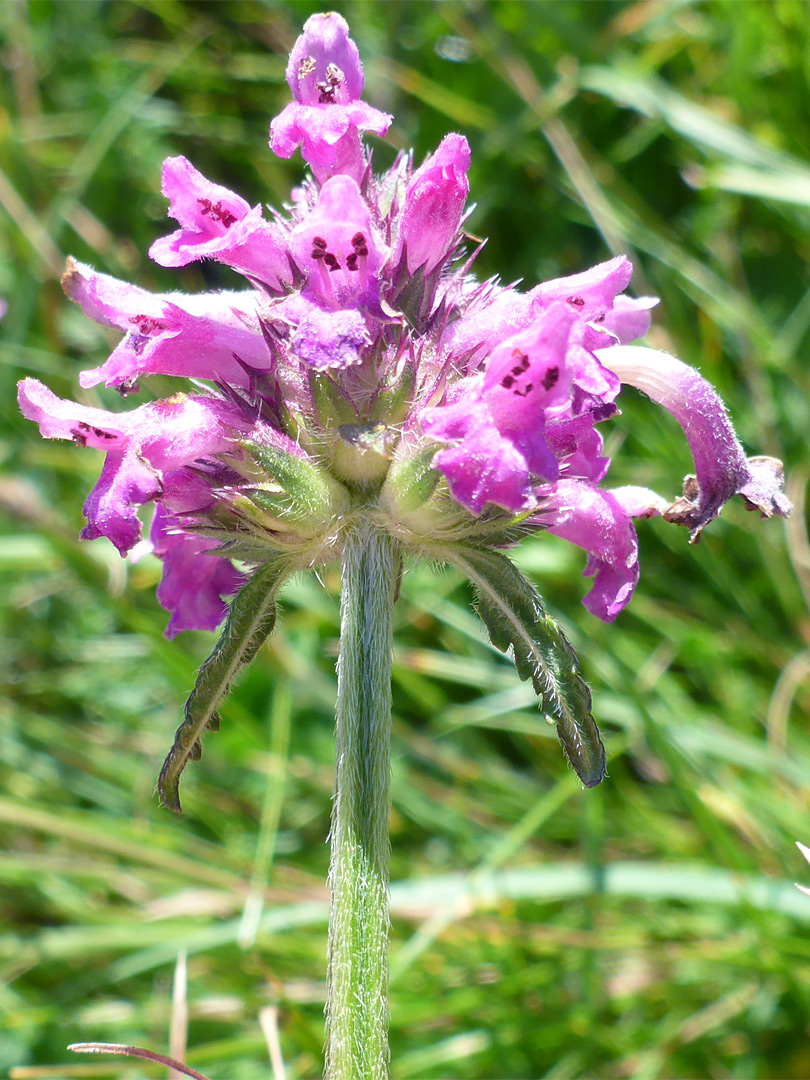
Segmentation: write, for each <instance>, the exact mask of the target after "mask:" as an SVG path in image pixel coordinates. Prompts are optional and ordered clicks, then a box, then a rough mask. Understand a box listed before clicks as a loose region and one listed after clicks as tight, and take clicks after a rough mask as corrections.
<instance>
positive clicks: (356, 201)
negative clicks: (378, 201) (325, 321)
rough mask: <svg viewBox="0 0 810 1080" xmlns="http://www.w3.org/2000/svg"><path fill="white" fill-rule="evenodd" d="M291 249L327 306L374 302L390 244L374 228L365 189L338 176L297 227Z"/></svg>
mask: <svg viewBox="0 0 810 1080" xmlns="http://www.w3.org/2000/svg"><path fill="white" fill-rule="evenodd" d="M290 248H291V250H292V253H293V255H294V257H295V261H296V263H297V264H298V265H299V266H300V267H301V269H302V270H303V271H304V272H305V273H306V274H307V288H308V289H309V290H311V291H312V293H313V294H314V295H315V296H316V297H317V298H318V299H319V300H321V301H322V302H323V303H324V305H325V306H326V307H336V306H341V307H355V306H356V305H357V304H359V303H361V302H367V303H371V302H374V301H375V300H376V298H377V295H378V291H379V284H378V276H379V270H380V267H381V266H382V264H383V262H384V261H385V259H386V257H387V255H388V249H387V248H386V247H385V245H384V244H383V243H382V242H381V241H380V240H379V238H378V237H377V234H376V230H375V229H373V228H372V223H371V216H370V214H369V209H368V206H367V205H366V203H365V200H364V199H363V197H362V195H361V194H360V189H359V187H358V186H357V184H356V183H355V181H354V180H352V179H351V178H350V177H348V176H334V177H332V179H331V180H327V181H326V183H325V184H324V185H323V187H322V188H321V190H320V194H319V196H318V202H317V203H316V204H315V206H314V207H313V209H312V211H311V212H310V213H309V214H308V215H307V217H306V218H305V219H304V221H303V222H302V223H301V224H300V225H299V226H298V227H297V228H296V229H295V230H294V231H293V235H292V239H291V242H290Z"/></svg>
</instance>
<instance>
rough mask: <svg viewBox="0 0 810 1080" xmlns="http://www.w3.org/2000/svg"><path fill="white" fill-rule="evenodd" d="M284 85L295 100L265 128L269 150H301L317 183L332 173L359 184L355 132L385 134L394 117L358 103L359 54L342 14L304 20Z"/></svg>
mask: <svg viewBox="0 0 810 1080" xmlns="http://www.w3.org/2000/svg"><path fill="white" fill-rule="evenodd" d="M287 82H288V83H289V86H290V90H292V94H293V97H294V98H295V101H294V102H292V103H291V104H289V105H287V107H286V108H285V109H284V110H283V112H282V113H281V114H280V115H279V116H277V117H276V118H275V120H273V122H272V124H271V125H270V148H271V149H272V150H273V151H274V153H276V154H278V155H279V157H284V158H288V157H291V156H292V155H293V153H294V152H295V150H296V149H297V148H298V147H299V146H300V147H301V149H302V153H303V155H304V160H305V161H306V162H307V163H308V164H309V165H310V166H311V167H312V171H313V173H314V174H315V177H316V179H317V180H318V181H319V182H321V183H322V182H323V181H325V180H326V179H328V177H330V176H334V175H335V174H337V173H344V174H346V175H347V176H351V177H353V179H355V180H356V181H357V182H358V183H359V182H360V180H361V179H362V176H363V173H364V172H365V168H366V162H365V157H364V155H363V151H362V147H361V144H360V137H359V132H361V131H370V132H372V133H373V134H375V135H385V133H386V132H387V131H388V128H389V127H390V125H391V121H392V119H393V117H391V116H388V115H387V114H386V113H383V112H380V111H379V109H374V108H372V107H371V106H370V105H367V104H366V103H365V102H364V101H361V100H360V95H361V94H362V93H363V68H362V65H361V63H360V54H359V53H358V51H357V46H356V45H355V44H354V42H353V41H352V39H351V38H350V37H349V27H348V24H347V23H346V20H345V19H344V18H343V17H342V16H341V15H338V14H337V13H336V12H334V11H333V12H330V13H329V14H327V15H313V16H312V17H311V18H310V19H308V20H307V22H306V23H305V25H304V32H303V33H302V34H301V36H300V37H299V38H298V40H297V41H296V43H295V45H294V47H293V50H292V52H291V53H290V60H289V63H288V64H287Z"/></svg>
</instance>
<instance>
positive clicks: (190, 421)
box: [18, 379, 248, 555]
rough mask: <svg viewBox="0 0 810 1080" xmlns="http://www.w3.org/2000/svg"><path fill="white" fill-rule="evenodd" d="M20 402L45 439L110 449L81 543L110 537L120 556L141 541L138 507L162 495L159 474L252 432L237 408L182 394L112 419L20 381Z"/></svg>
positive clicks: (86, 507) (30, 381)
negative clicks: (101, 537)
mask: <svg viewBox="0 0 810 1080" xmlns="http://www.w3.org/2000/svg"><path fill="white" fill-rule="evenodd" d="M18 401H19V405H20V409H21V411H22V414H23V416H25V417H27V418H28V419H29V420H33V421H35V422H36V423H37V424H39V429H40V432H41V433H42V435H43V437H44V438H46V439H72V440H73V441H74V442H76V443H78V444H79V445H80V446H92V447H95V448H96V449H98V450H106V452H107V458H106V461H105V463H104V467H103V469H102V471H101V476H100V477H99V480H98V483H97V484H96V486H95V487H94V488H93V490H92V491H91V493H90V495H89V497H88V499H87V501H86V503H85V505H84V515H85V517H86V518H87V525H86V526H85V528H84V530H83V531H82V539H84V540H95V539H96V538H97V537H99V536H106V537H107V538H108V539H109V540H111V541H112V543H113V544H114V545H115V546H116V547H117V548H118V550H119V552H120V553H121V554H122V555H125V554H126V553H127V552H128V551H129V550H130V549H131V548H132V547H134V545H135V544H136V543H137V542H138V540H140V538H141V523H140V521H139V520H138V516H137V512H136V509H135V508H136V506H138V505H140V504H142V503H145V502H149V501H150V500H151V499H154V498H156V497H157V496H159V495H160V493H161V490H162V474H163V473H164V472H169V471H171V470H174V469H178V468H180V467H181V466H183V465H189V464H191V463H192V462H194V461H197V460H199V459H201V458H209V457H211V456H212V455H214V454H218V453H220V452H221V451H223V450H226V449H228V448H229V447H231V446H232V445H233V443H234V440H235V439H236V438H237V433H238V432H239V431H245V430H247V428H248V424H247V423H246V421H245V419H244V417H243V415H242V413H241V412H240V411H239V410H238V409H237V408H236V407H235V406H233V405H231V404H229V403H227V402H224V401H217V400H216V399H213V398H202V397H186V395H185V394H176V395H175V396H174V397H173V398H168V399H167V400H166V401H153V402H150V403H149V404H147V405H141V406H140V407H139V408H137V409H135V410H133V411H132V412H128V413H110V412H106V411H105V410H104V409H92V408H88V407H87V406H85V405H78V404H76V402H73V401H65V400H64V399H62V398H58V397H57V396H56V395H55V394H54V393H52V392H51V391H50V390H49V389H48V388H47V386H43V384H42V383H40V382H38V381H37V380H36V379H23V381H22V382H21V383H20V386H19V394H18Z"/></svg>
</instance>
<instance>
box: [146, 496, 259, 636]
mask: <svg viewBox="0 0 810 1080" xmlns="http://www.w3.org/2000/svg"><path fill="white" fill-rule="evenodd" d="M150 537H151V541H152V545H153V550H154V552H155V555H157V556H158V558H159V559H162V560H163V577H162V578H161V581H160V585H159V586H158V590H157V598H158V602H159V603H160V605H161V606H162V607H164V608H166V610H167V611H170V612H171V613H172V617H171V619H170V620H169V625H168V626H167V628H166V637H168V638H173V637H174V636H175V635H176V634H178V633H180V631H182V630H216V628H217V627H218V626H219V624H220V623H221V622H222V620H223V619H224V618H225V616H226V615H227V613H228V605H227V604H226V603H225V601H224V600H223V597H224V596H230V595H231V594H232V593H234V592H236V590H237V589H238V588H239V587H240V586H241V585H243V584H244V581H245V578H244V576H243V575H242V574H240V573H239V572H238V571H237V570H235V569H234V567H233V565H232V564H231V563H230V562H229V561H228V559H226V558H224V557H223V556H220V555H209V554H206V553H207V552H208V551H210V550H211V549H212V548H216V547H217V542H216V541H215V540H209V539H208V538H206V537H202V536H196V535H194V534H193V533H187V532H184V531H183V526H182V519H180V518H177V517H175V516H174V515H173V514H171V513H169V512H168V511H166V510H165V509H164V508H163V507H162V506H158V507H156V509H155V516H154V518H153V520H152V529H151V533H150Z"/></svg>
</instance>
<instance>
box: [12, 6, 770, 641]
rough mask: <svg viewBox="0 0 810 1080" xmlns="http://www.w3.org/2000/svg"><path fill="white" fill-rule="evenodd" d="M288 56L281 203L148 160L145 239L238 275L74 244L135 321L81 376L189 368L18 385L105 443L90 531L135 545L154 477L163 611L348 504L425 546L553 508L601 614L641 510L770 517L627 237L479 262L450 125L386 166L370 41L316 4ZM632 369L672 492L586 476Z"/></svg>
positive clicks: (93, 441) (80, 286)
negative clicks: (179, 283)
mask: <svg viewBox="0 0 810 1080" xmlns="http://www.w3.org/2000/svg"><path fill="white" fill-rule="evenodd" d="M287 81H288V83H289V85H290V89H291V91H292V94H293V98H294V101H293V102H292V103H291V104H289V105H288V106H287V107H286V108H285V109H284V110H283V112H282V113H281V114H280V115H279V116H278V117H276V119H275V120H273V122H272V125H271V134H270V147H271V148H272V150H273V151H274V152H275V153H277V154H279V155H281V156H282V157H290V156H291V155H292V154H293V153H294V152H295V150H296V149H297V148H298V147H300V148H301V151H302V154H303V157H304V159H305V160H306V162H307V163H308V165H309V167H310V170H311V173H310V176H309V177H308V178H307V179H306V180H304V182H303V184H302V186H301V187H299V188H297V189H296V190H295V191H294V192H293V195H292V201H291V203H290V205H289V206H286V207H285V208H284V209H283V210H282V211H278V212H276V211H272V212H270V214H269V217H268V216H266V215H265V212H264V211H263V208H262V207H261V206H260V205H257V206H253V207H251V206H250V205H249V204H248V203H247V202H246V201H245V200H244V199H242V198H241V197H240V196H239V195H237V194H234V193H233V192H231V191H229V190H228V189H227V188H224V187H221V186H220V185H218V184H217V183H215V182H213V181H211V180H208V179H206V178H205V177H204V176H202V175H201V174H200V173H199V172H198V171H197V170H196V169H195V168H194V166H193V165H192V164H191V163H190V162H189V161H187V160H186V159H185V158H182V157H175V158H169V159H168V160H167V161H166V162H165V164H164V167H163V193H164V195H165V196H166V197H167V199H168V200H169V214H170V216H171V217H172V218H174V219H175V220H176V221H177V223H178V225H179V228H178V229H177V230H176V231H175V232H173V233H171V235H169V236H167V237H165V238H163V239H160V240H158V241H157V242H156V243H155V244H154V245H153V246H152V249H151V252H150V254H151V256H152V258H153V259H154V260H155V261H156V262H157V263H159V264H160V265H161V266H168V267H182V266H185V265H187V264H189V263H191V262H195V261H197V260H200V259H213V260H216V261H217V262H220V263H223V264H225V265H226V266H229V267H230V268H231V269H232V270H234V271H235V272H236V273H237V274H239V275H241V276H242V278H243V279H244V280H245V284H246V287H245V288H243V289H241V290H238V291H234V292H216V293H206V294H202V295H187V294H184V293H171V294H167V295H154V294H152V293H149V292H147V291H145V290H143V289H141V288H138V287H137V286H135V285H130V284H127V283H124V282H121V281H118V280H116V279H114V278H112V277H109V276H107V275H105V274H101V273H97V272H96V271H95V270H93V269H92V268H90V267H88V266H84V265H81V264H79V263H77V262H74V261H72V260H71V261H70V263H69V265H68V269H67V272H66V274H65V276H64V279H63V282H64V288H65V291H66V293H67V295H68V296H69V297H70V298H71V299H72V300H74V301H76V302H77V303H79V304H80V305H81V306H82V308H83V309H84V311H85V312H86V313H87V314H88V315H89V316H90V317H91V318H92V319H95V320H96V321H97V322H99V323H102V324H104V325H106V326H110V327H114V328H115V329H117V330H119V331H121V332H122V333H123V337H122V339H121V341H120V343H119V344H118V346H117V347H116V348H115V350H114V351H113V353H112V355H111V356H110V357H109V359H108V360H107V361H106V362H105V363H104V364H103V365H102V366H101V367H99V368H96V369H94V370H91V371H85V372H83V373H82V375H81V376H80V383H81V385H82V386H83V387H93V386H95V385H97V384H99V383H104V384H105V385H106V386H108V387H115V388H117V389H118V390H119V391H120V392H121V393H122V394H130V393H134V392H136V391H137V390H138V388H139V384H140V382H141V381H142V380H143V379H144V378H145V377H148V376H149V375H156V374H160V375H170V376H176V377H178V378H181V379H194V380H195V390H194V392H193V393H187V392H184V391H183V392H178V393H177V394H175V395H174V396H173V397H171V398H169V399H167V400H164V401H153V402H149V403H148V404H144V405H141V406H140V407H138V408H136V409H134V410H132V411H130V412H124V413H113V412H107V411H104V410H101V409H96V408H90V407H87V406H85V405H80V404H75V403H73V402H70V401H64V400H61V399H59V398H57V397H56V396H55V395H54V394H52V393H51V392H50V390H48V389H47V388H46V387H45V386H43V385H42V384H41V383H39V382H37V381H36V380H34V379H26V380H24V381H23V382H22V383H21V384H20V395H19V400H20V406H21V408H22V411H23V412H24V414H25V415H26V416H27V417H29V418H30V419H31V420H34V421H36V422H37V423H38V424H39V426H40V430H41V432H42V434H43V435H44V436H45V437H46V438H62V439H72V440H73V441H74V442H76V443H78V444H80V445H85V444H88V445H90V446H92V447H94V448H96V449H100V450H104V451H105V453H106V460H105V463H104V467H103V469H102V472H101V476H100V479H99V481H98V483H97V484H96V486H95V488H94V489H93V491H92V493H91V494H90V496H89V498H88V500H87V502H86V504H85V508H84V511H85V515H86V517H87V526H86V528H85V529H84V532H83V534H82V535H83V536H84V537H85V538H94V537H98V536H106V537H107V538H108V539H109V540H111V541H112V543H113V544H115V546H116V547H117V548H118V550H119V551H120V552H121V554H122V555H125V554H127V553H128V552H130V551H132V549H133V548H134V547H135V546H136V545H138V544H139V541H140V538H141V525H140V522H139V519H138V509H139V507H140V506H142V505H143V504H146V503H148V502H151V501H154V502H155V503H156V510H155V513H154V516H153V518H152V525H151V547H152V550H153V551H154V552H155V554H156V555H158V556H159V557H160V558H161V559H162V560H163V564H164V575H163V580H162V582H161V585H160V588H159V591H158V598H159V600H160V602H161V603H162V604H163V605H164V607H166V608H167V609H168V610H170V611H171V613H172V614H171V622H170V624H169V629H168V633H169V634H174V633H176V632H177V631H179V630H185V629H192V628H203V629H209V630H210V629H213V628H214V627H216V626H217V624H218V623H219V622H220V621H221V620H222V619H223V618H224V616H225V614H226V612H227V605H226V602H225V600H224V598H225V597H227V596H229V595H230V594H232V593H234V592H235V591H236V590H237V589H238V588H239V586H240V584H241V583H243V581H244V580H246V575H247V574H249V573H250V571H251V569H252V568H255V567H258V566H261V565H262V564H263V563H264V562H266V561H267V560H268V559H270V558H271V557H274V556H276V555H277V554H278V553H286V554H287V555H289V556H290V559H291V561H292V562H294V563H295V564H296V565H298V566H313V565H316V564H318V563H319V562H323V561H325V560H327V559H332V558H334V557H335V556H336V555H337V554H339V551H340V547H341V537H342V535H343V531H344V529H345V527H346V524H347V523H348V522H351V521H352V520H355V519H356V518H357V515H363V514H365V515H371V516H373V517H374V519H375V520H376V521H377V522H379V523H380V526H381V527H382V528H385V529H387V530H389V531H390V532H391V533H392V534H393V535H394V536H396V537H397V539H398V540H399V541H400V542H401V544H402V545H403V546H405V547H411V548H413V549H415V550H416V551H417V552H418V551H427V552H428V553H429V552H430V551H431V545H432V544H433V545H436V544H437V543H438V544H440V545H442V546H443V548H444V549H446V548H447V546H448V545H450V546H452V545H453V544H467V545H472V546H474V547H475V546H477V547H478V548H479V549H488V550H491V549H494V548H496V547H502V546H505V545H507V544H508V543H510V542H512V541H514V539H516V538H517V537H518V536H520V535H524V534H525V533H526V532H527V531H532V530H548V531H549V532H551V533H554V534H556V535H558V536H562V537H564V538H565V539H567V540H569V541H571V542H572V543H573V544H576V545H578V546H579V547H581V548H583V549H584V550H585V551H586V552H587V555H588V561H587V566H586V571H585V572H586V574H588V575H591V576H593V578H594V583H593V587H592V589H591V591H590V592H589V594H588V595H587V597H586V599H585V604H586V606H587V607H588V609H589V610H590V611H591V612H592V613H593V614H594V615H596V616H598V617H599V618H601V619H606V620H610V619H613V618H615V617H616V615H617V614H618V613H619V612H620V611H621V610H622V608H623V607H624V606H625V605H626V604H627V603H628V601H629V599H630V597H631V595H632V592H633V589H634V587H635V585H636V581H637V579H638V554H637V540H636V533H635V528H634V524H633V520H634V519H635V518H638V517H648V516H650V515H654V514H662V515H663V516H664V518H665V519H666V520H668V521H672V522H675V523H677V524H682V525H686V526H687V527H688V528H689V529H690V531H691V538H692V539H693V540H695V539H697V538H698V536H699V535H700V532H701V530H702V529H703V528H704V526H705V525H706V524H707V523H708V522H709V521H711V520H712V519H713V518H714V517H715V516H716V515H717V514H718V512H719V511H720V509H721V507H722V506H723V504H724V503H725V502H726V501H727V500H728V499H729V498H731V496H733V495H735V494H739V495H741V496H742V497H743V499H744V500H745V502H746V504H747V505H748V506H749V507H751V508H756V509H758V510H759V511H761V513H762V514H763V515H764V516H766V517H768V516H771V515H772V514H778V515H782V516H784V515H786V514H787V513H788V512H789V509H790V507H789V503H788V502H787V500H786V498H785V496H784V495H783V493H782V490H781V481H782V474H781V465H780V463H779V462H777V461H775V460H773V459H770V458H761V457H760V458H747V457H746V455H745V454H744V452H743V450H742V447H741V446H740V443H739V441H738V439H737V437H736V435H735V434H734V431H733V428H732V426H731V423H730V421H729V419H728V416H727V414H726V411H725V408H724V406H723V404H722V402H721V401H720V400H719V398H718V397H717V395H716V393H715V392H714V390H713V389H712V388H711V387H710V386H709V385H708V384H707V383H706V381H705V380H704V379H703V378H702V377H701V376H700V375H699V374H698V373H697V372H696V371H694V370H693V369H692V368H690V367H688V366H686V365H685V364H683V363H681V362H680V361H678V360H676V359H674V358H673V357H671V356H668V355H665V354H663V353H660V352H656V351H653V350H651V349H647V348H642V347H638V346H633V345H632V344H631V343H632V342H633V341H635V340H637V339H639V338H641V337H643V335H644V334H645V333H646V331H647V329H648V327H649V322H650V310H651V308H652V307H653V306H654V304H655V303H656V301H655V300H653V299H650V298H642V299H633V298H631V297H629V296H627V295H626V292H625V290H626V289H627V288H628V285H629V283H630V278H631V274H632V267H631V265H630V263H629V261H628V260H627V259H626V258H624V257H622V256H620V257H618V258H614V259H611V260H610V261H608V262H605V263H602V264H601V265H599V266H596V267H593V268H592V269H590V270H587V271H585V272H584V273H581V274H578V275H575V276H573V277H567V278H561V279H559V280H556V281H549V282H545V283H543V284H540V285H537V286H536V287H535V288H533V289H531V290H530V291H528V292H521V291H519V290H518V289H516V288H513V287H503V286H502V285H500V284H499V283H498V281H497V280H492V281H488V282H485V283H478V282H476V281H475V280H474V279H473V278H472V277H471V274H470V269H471V263H472V261H473V259H474V257H475V251H473V252H472V253H471V254H469V253H466V252H465V251H464V233H463V221H464V214H465V202H466V199H467V194H468V181H467V172H468V168H469V163H470V152H469V147H468V145H467V142H466V140H465V139H464V137H463V136H461V135H457V134H451V135H448V136H447V137H446V138H445V139H444V140H443V141H442V143H441V144H440V145H439V147H438V149H437V150H436V151H435V152H434V153H433V154H432V155H431V156H430V157H428V159H427V160H426V161H424V162H423V163H422V164H421V165H420V166H419V167H418V168H415V167H414V164H413V161H412V158H411V156H410V155H407V154H401V155H400V156H399V157H398V158H397V159H396V160H395V162H394V164H393V165H392V167H391V168H390V169H389V170H388V171H387V172H385V173H383V174H380V175H378V174H375V173H374V172H373V171H372V169H371V165H370V158H369V155H368V153H367V151H366V149H365V147H364V144H363V141H362V139H361V135H362V134H363V133H364V132H371V133H373V134H374V135H376V136H383V135H385V133H386V131H387V129H388V127H389V124H390V123H391V120H392V118H391V117H390V116H388V115H386V114H385V113H382V112H380V111H379V110H377V109H375V108H372V107H371V106H370V105H368V104H366V103H365V102H364V101H363V100H362V98H361V95H362V90H363V72H362V67H361V64H360V60H359V56H358V52H357V49H356V47H355V45H354V43H353V41H352V40H351V39H350V37H349V35H348V27H347V25H346V23H345V21H344V20H343V19H342V18H341V16H339V15H337V14H334V13H332V14H327V15H316V16H313V17H312V18H311V19H309V21H308V22H307V24H306V26H305V27H304V31H303V34H302V36H301V37H300V38H299V39H298V41H297V42H296V45H295V47H294V48H293V50H292V53H291V56H290V60H289V65H288V68H287ZM199 380H205V381H206V384H207V388H202V389H201V388H199V386H200V384H199ZM623 383H626V384H629V385H631V386H635V387H637V388H639V389H640V390H642V391H644V393H645V394H647V395H648V396H649V397H650V398H652V399H653V400H654V401H656V402H658V403H659V404H660V405H662V406H663V407H664V408H665V409H666V410H668V411H669V412H670V413H671V414H672V415H673V416H675V417H676V419H677V420H678V421H679V423H680V424H681V425H682V427H683V429H684V432H685V434H686V437H687V439H688V441H689V445H690V447H691V450H692V453H693V457H694V460H695V475H694V476H690V477H687V480H686V484H685V488H684V493H683V495H682V496H681V497H680V498H678V499H677V500H675V501H674V502H671V501H670V500H665V499H662V498H661V497H659V496H657V495H656V494H655V493H654V492H651V491H649V490H646V489H643V488H638V487H622V488H614V489H610V488H605V487H603V486H602V485H603V481H604V479H605V476H606V474H607V472H608V467H609V464H610V462H609V459H608V458H607V457H606V456H605V455H604V453H603V442H602V437H601V434H600V430H599V425H600V424H602V423H603V422H604V421H606V420H608V419H609V418H610V417H611V416H613V415H614V414H615V413H616V411H617V408H616V404H615V402H616V397H617V395H618V393H619V391H620V389H621V386H622V384H623Z"/></svg>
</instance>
